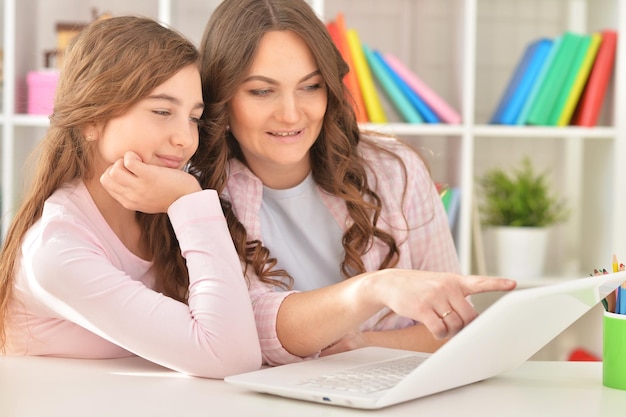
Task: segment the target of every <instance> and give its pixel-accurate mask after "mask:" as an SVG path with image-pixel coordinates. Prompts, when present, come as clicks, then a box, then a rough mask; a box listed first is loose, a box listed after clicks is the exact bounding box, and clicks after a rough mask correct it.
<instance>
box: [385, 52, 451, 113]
mask: <svg viewBox="0 0 626 417" xmlns="http://www.w3.org/2000/svg"><path fill="white" fill-rule="evenodd" d="M373 52H374V55H376V57H377V58H378V60H379V61H380V63H381V64H382V65H383V67H384V68H385V69H386V70H387V72H388V73H389V75H390V76H391V78H392V79H393V81H394V83H395V84H396V85H397V86H398V88H399V89H400V91H402V93H403V94H404V96H405V97H406V98H407V100H409V102H410V103H411V104H412V105H413V107H415V109H416V110H417V111H418V113H419V114H420V115H421V116H422V118H423V119H424V121H425V122H426V123H441V119H440V118H439V116H437V114H436V113H435V112H434V111H433V110H432V109H431V108H430V107H428V104H426V103H425V102H424V100H422V98H421V97H420V96H418V95H417V93H416V92H415V91H413V90H412V89H411V87H410V86H409V85H408V84H407V83H406V82H405V81H404V80H403V79H402V77H400V76H399V75H398V74H397V73H396V72H395V71H394V70H393V69H392V68H391V66H390V65H389V63H387V61H385V57H384V56H383V54H381V53H380V51H373Z"/></svg>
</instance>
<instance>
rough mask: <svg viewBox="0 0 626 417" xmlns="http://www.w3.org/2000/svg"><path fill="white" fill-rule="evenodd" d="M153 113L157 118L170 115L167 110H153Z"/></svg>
mask: <svg viewBox="0 0 626 417" xmlns="http://www.w3.org/2000/svg"><path fill="white" fill-rule="evenodd" d="M153 113H154V114H157V115H159V116H169V115H171V114H172V113H171V112H170V111H169V110H153Z"/></svg>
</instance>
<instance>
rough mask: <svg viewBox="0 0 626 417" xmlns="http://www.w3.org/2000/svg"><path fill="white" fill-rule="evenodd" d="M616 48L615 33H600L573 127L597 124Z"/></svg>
mask: <svg viewBox="0 0 626 417" xmlns="http://www.w3.org/2000/svg"><path fill="white" fill-rule="evenodd" d="M616 47H617V32H616V31H614V30H609V29H607V30H604V31H602V43H600V49H598V53H597V55H596V60H595V62H594V63H593V67H592V68H591V73H590V74H589V79H588V80H587V85H586V86H585V90H584V91H583V95H582V97H581V99H580V101H579V103H578V107H577V108H576V113H575V114H574V117H573V118H572V124H573V125H576V126H586V127H592V126H595V125H596V124H597V122H598V116H599V115H600V109H601V108H602V103H603V102H604V97H605V96H606V90H607V87H608V85H609V80H610V79H611V73H612V72H613V64H614V62H615V52H616Z"/></svg>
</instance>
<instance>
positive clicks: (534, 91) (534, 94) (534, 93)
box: [515, 36, 563, 125]
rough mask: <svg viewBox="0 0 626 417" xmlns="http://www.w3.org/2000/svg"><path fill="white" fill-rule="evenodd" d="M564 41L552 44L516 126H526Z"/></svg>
mask: <svg viewBox="0 0 626 417" xmlns="http://www.w3.org/2000/svg"><path fill="white" fill-rule="evenodd" d="M562 39H563V37H562V36H559V37H558V38H556V39H555V40H554V41H553V42H552V47H551V48H550V52H549V53H548V56H547V57H546V59H545V60H544V62H543V65H542V66H541V69H540V71H539V74H538V75H537V78H536V79H535V82H534V84H533V86H532V88H531V90H530V93H529V94H528V97H527V98H526V102H525V103H524V106H523V107H522V110H521V112H520V113H519V115H518V116H517V120H516V121H515V124H517V125H524V124H526V121H527V120H528V114H529V113H530V109H531V108H532V106H533V103H534V102H535V100H536V99H537V94H539V90H541V85H542V84H543V81H544V79H545V78H546V74H547V73H548V70H549V69H550V66H551V65H552V61H553V60H554V57H555V56H556V54H557V52H558V51H559V49H560V47H561V40H562Z"/></svg>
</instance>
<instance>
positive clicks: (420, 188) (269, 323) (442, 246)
mask: <svg viewBox="0 0 626 417" xmlns="http://www.w3.org/2000/svg"><path fill="white" fill-rule="evenodd" d="M379 141H380V143H381V144H383V145H384V146H386V147H387V148H389V149H391V150H392V151H393V152H395V153H396V154H398V155H399V156H400V157H401V158H402V160H403V161H404V163H405V165H406V168H407V173H408V175H407V176H406V177H407V178H406V179H405V177H404V175H403V173H402V169H401V167H400V165H399V164H398V162H397V160H395V159H394V158H392V157H391V156H389V155H387V154H385V153H384V152H380V151H376V150H374V149H373V148H372V147H371V146H367V145H365V144H361V145H359V151H360V152H361V154H362V155H363V157H364V158H365V159H366V160H367V162H368V164H369V170H368V176H369V178H368V180H369V184H370V187H372V188H373V189H374V190H375V191H376V193H377V194H378V196H379V197H380V198H381V199H382V201H383V212H382V216H381V220H380V221H379V225H382V227H385V229H386V230H387V231H388V232H390V233H392V234H393V235H394V237H395V238H396V241H397V242H398V243H399V249H400V258H399V261H398V264H397V265H396V268H402V269H419V270H428V271H447V272H455V273H458V272H459V271H460V266H459V260H458V256H457V253H456V250H455V247H454V242H453V239H452V235H451V233H450V228H449V225H448V219H447V216H446V213H445V210H444V208H443V205H442V203H441V199H440V198H439V195H438V193H437V190H436V188H435V186H434V183H433V181H432V179H431V177H430V174H429V172H428V170H427V168H426V166H425V165H424V163H423V161H422V160H421V159H420V157H419V156H418V154H417V153H415V152H414V151H413V150H411V149H409V148H408V147H406V146H405V145H403V144H401V143H400V142H399V141H397V140H393V139H380V140H379ZM374 173H375V175H374ZM407 181H408V186H407V190H406V196H405V198H404V200H403V198H402V193H403V190H404V186H405V184H406V182H407ZM318 190H319V192H320V196H321V198H322V201H323V202H324V204H325V205H326V207H328V210H329V211H330V212H331V213H332V215H333V216H334V218H335V219H336V220H337V223H338V224H339V225H340V226H341V227H342V228H343V229H344V230H345V229H346V227H347V226H349V225H350V224H351V221H352V220H351V219H350V218H349V216H348V210H347V208H346V205H345V202H344V200H342V199H340V198H338V197H336V196H332V195H329V194H328V193H326V192H325V191H323V190H321V189H320V188H318ZM224 195H226V196H227V197H228V198H229V200H230V201H231V202H232V205H233V209H234V211H235V214H236V215H237V217H238V218H239V220H240V221H241V222H242V223H243V224H244V226H245V227H246V229H247V231H248V234H249V239H259V240H261V241H262V240H263V239H262V238H261V224H260V218H259V212H260V207H261V199H262V195H263V184H262V183H261V181H260V180H259V178H257V177H256V176H255V175H254V174H253V173H252V172H251V171H250V170H249V169H248V168H247V167H246V166H245V165H244V164H243V163H241V162H240V161H239V160H236V159H232V160H231V161H230V165H229V179H228V183H227V186H226V188H225V190H224ZM402 213H404V214H405V216H406V220H407V221H408V225H409V227H408V228H407V224H406V223H405V220H404V217H403V215H402ZM384 225H388V226H384ZM386 252H387V247H386V246H385V245H384V244H382V243H381V242H379V241H375V242H374V244H373V245H372V247H371V249H370V250H369V251H368V252H367V253H365V254H364V255H363V257H362V260H363V263H364V264H365V267H366V269H367V271H375V270H377V269H378V267H379V265H380V262H381V261H382V260H383V258H384V256H385V254H386ZM248 278H249V279H250V282H251V285H250V297H251V300H252V304H253V308H254V313H255V318H256V323H257V330H258V334H259V338H260V342H261V349H262V351H263V359H264V361H265V363H268V364H270V365H278V364H284V363H289V362H295V361H298V360H301V359H302V358H299V357H297V356H294V355H292V354H290V353H289V352H287V351H286V350H285V349H284V348H283V347H282V345H281V343H280V341H279V340H278V337H277V335H276V316H277V314H278V309H279V307H280V304H281V303H282V301H283V299H284V298H285V297H286V296H288V295H289V294H291V293H292V292H290V291H280V290H277V289H276V288H275V287H273V286H270V285H267V284H264V283H262V282H260V281H259V280H258V277H257V276H255V275H252V274H248ZM388 312H389V310H388V309H383V310H381V311H380V312H379V313H377V314H376V315H375V316H373V317H371V318H370V319H369V320H367V321H366V322H365V323H363V324H362V326H361V330H362V331H366V330H388V329H397V328H403V327H406V326H409V325H412V324H414V321H412V320H410V319H407V318H405V317H400V316H398V315H395V314H390V315H389V316H388V317H385V318H384V319H383V320H381V318H382V317H383V316H384V315H385V314H387V313H388Z"/></svg>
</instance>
